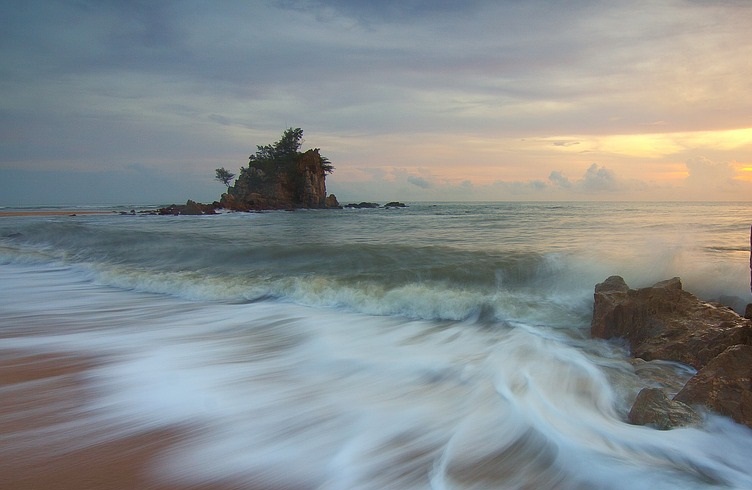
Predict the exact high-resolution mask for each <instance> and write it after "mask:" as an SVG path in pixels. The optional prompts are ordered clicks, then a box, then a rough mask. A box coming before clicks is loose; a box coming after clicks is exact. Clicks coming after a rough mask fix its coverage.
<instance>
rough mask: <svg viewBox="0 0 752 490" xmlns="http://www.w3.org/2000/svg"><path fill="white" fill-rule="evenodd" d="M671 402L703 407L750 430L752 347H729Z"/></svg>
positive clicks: (751, 420)
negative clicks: (727, 417)
mask: <svg viewBox="0 0 752 490" xmlns="http://www.w3.org/2000/svg"><path fill="white" fill-rule="evenodd" d="M674 400H676V401H679V402H683V403H686V404H690V405H693V404H699V405H704V406H706V407H708V408H710V409H711V410H713V411H715V412H717V413H719V414H721V415H726V416H729V417H731V418H732V419H734V420H735V421H736V422H738V423H740V424H745V425H747V426H749V427H752V346H749V345H735V346H732V347H729V348H728V349H726V350H725V351H723V353H721V354H720V355H719V356H717V357H716V358H715V359H713V360H712V361H710V362H709V363H708V364H707V365H706V366H705V367H704V368H702V369H701V370H700V371H699V372H698V373H697V374H696V375H695V376H694V377H692V379H690V380H689V381H688V382H687V384H686V385H685V386H684V388H683V389H682V390H681V391H680V392H679V393H678V394H677V395H676V396H675V397H674Z"/></svg>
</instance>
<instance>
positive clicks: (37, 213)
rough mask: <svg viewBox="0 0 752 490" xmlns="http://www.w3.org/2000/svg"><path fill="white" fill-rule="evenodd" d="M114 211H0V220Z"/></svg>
mask: <svg viewBox="0 0 752 490" xmlns="http://www.w3.org/2000/svg"><path fill="white" fill-rule="evenodd" d="M114 213H116V211H112V210H110V211H88V210H78V209H50V210H28V211H22V210H17V211H16V210H14V211H4V210H0V218H12V217H19V216H71V217H72V216H78V215H84V214H114Z"/></svg>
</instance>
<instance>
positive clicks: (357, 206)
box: [345, 201, 381, 209]
mask: <svg viewBox="0 0 752 490" xmlns="http://www.w3.org/2000/svg"><path fill="white" fill-rule="evenodd" d="M345 207H346V208H354V209H375V208H379V207H381V206H379V203H377V202H366V201H363V202H360V203H352V202H351V203H350V204H348V205H347V206H345Z"/></svg>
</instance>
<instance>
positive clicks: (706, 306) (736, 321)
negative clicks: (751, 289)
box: [590, 276, 752, 369]
mask: <svg viewBox="0 0 752 490" xmlns="http://www.w3.org/2000/svg"><path fill="white" fill-rule="evenodd" d="M590 331H591V335H592V336H593V337H597V338H603V339H610V338H623V339H626V340H627V341H628V342H629V345H630V348H631V351H632V355H633V356H635V357H640V358H642V359H645V360H653V359H665V360H671V361H678V362H682V363H685V364H689V365H690V366H693V367H694V368H696V369H700V368H702V367H703V366H704V365H706V364H707V363H708V362H709V361H710V360H711V359H713V358H714V357H715V356H717V355H718V354H720V353H721V352H723V351H724V350H726V349H727V348H728V347H730V346H732V345H736V344H752V322H750V320H748V319H745V318H742V317H740V316H739V315H737V314H736V313H735V312H734V311H733V310H731V309H730V308H728V307H725V306H722V305H720V304H717V303H710V302H705V301H701V300H699V299H698V298H696V297H695V296H694V295H692V294H691V293H689V292H687V291H684V290H683V289H682V285H681V281H680V280H679V278H678V277H675V278H673V279H669V280H667V281H662V282H659V283H657V284H655V285H654V286H653V287H649V288H642V289H630V288H629V287H628V286H627V284H626V283H625V282H624V280H623V279H622V278H621V277H619V276H612V277H609V278H608V279H607V280H606V281H604V282H603V283H600V284H598V285H597V286H596V287H595V294H594V305H593V319H592V322H591V329H590Z"/></svg>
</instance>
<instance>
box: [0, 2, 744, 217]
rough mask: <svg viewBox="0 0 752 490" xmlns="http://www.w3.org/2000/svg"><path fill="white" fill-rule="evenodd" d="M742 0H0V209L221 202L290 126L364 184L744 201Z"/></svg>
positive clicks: (423, 197)
mask: <svg viewBox="0 0 752 490" xmlns="http://www.w3.org/2000/svg"><path fill="white" fill-rule="evenodd" d="M750 26H752V1H748V0H660V1H659V0H652V1H643V0H632V1H629V2H622V1H616V0H613V1H599V0H568V1H562V0H548V1H543V0H528V1H523V0H466V1H449V0H433V1H430V0H268V1H264V0H257V1H254V0H250V1H248V0H246V1H216V2H206V1H200V2H199V1H191V0H184V1H171V0H161V1H151V0H144V1H141V0H69V1H68V0H54V1H53V0H0V206H32V205H47V204H109V203H119V204H166V203H171V202H184V201H185V200H187V199H194V200H199V201H202V202H211V201H213V200H216V199H219V196H220V195H221V193H222V192H223V190H224V187H223V185H222V184H221V183H219V182H217V181H215V180H214V170H215V169H216V168H218V167H225V168H227V169H228V170H230V171H233V172H236V173H237V171H238V169H239V168H240V167H242V166H245V165H247V164H248V156H249V155H251V154H252V153H255V151H256V146H257V145H265V144H269V143H272V142H274V141H277V140H278V139H279V137H280V136H281V134H282V132H283V131H284V130H285V129H286V128H288V127H300V128H302V129H303V130H304V143H303V147H302V149H303V150H305V149H308V148H320V149H321V153H322V155H324V156H326V157H328V158H329V160H330V161H331V162H332V164H333V165H334V167H335V171H334V173H333V174H332V175H330V176H329V177H328V178H327V190H328V191H329V192H331V193H334V194H336V195H337V197H338V198H339V200H340V202H343V203H346V202H354V201H356V202H357V201H363V200H371V201H377V202H378V201H391V200H399V201H403V202H414V201H510V200H525V201H540V200H589V201H592V200H596V201H598V200H658V201H660V200H722V201H725V200H741V201H752V61H751V60H752V29H751V28H750Z"/></svg>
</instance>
